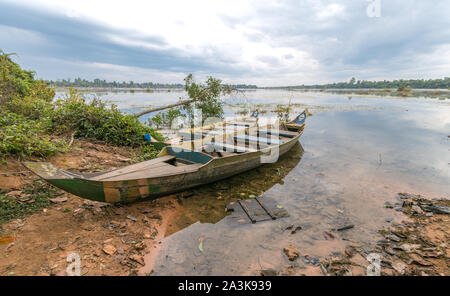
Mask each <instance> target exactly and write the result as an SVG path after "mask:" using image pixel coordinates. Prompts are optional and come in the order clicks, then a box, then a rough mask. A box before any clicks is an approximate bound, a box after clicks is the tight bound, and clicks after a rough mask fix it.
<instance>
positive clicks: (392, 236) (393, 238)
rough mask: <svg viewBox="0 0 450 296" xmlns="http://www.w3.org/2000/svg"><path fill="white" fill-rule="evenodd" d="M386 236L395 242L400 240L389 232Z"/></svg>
mask: <svg viewBox="0 0 450 296" xmlns="http://www.w3.org/2000/svg"><path fill="white" fill-rule="evenodd" d="M386 238H388V239H389V240H391V241H393V242H397V243H398V242H399V241H400V238H399V237H398V236H396V235H395V234H390V235H388V236H387V237H386Z"/></svg>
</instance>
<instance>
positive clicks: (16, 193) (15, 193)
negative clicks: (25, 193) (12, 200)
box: [6, 190, 22, 197]
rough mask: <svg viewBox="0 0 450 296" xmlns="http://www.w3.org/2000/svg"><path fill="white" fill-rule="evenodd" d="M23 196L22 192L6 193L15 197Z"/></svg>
mask: <svg viewBox="0 0 450 296" xmlns="http://www.w3.org/2000/svg"><path fill="white" fill-rule="evenodd" d="M21 194H22V191H21V190H15V191H10V192H8V193H6V195H9V196H14V197H17V196H20V195H21Z"/></svg>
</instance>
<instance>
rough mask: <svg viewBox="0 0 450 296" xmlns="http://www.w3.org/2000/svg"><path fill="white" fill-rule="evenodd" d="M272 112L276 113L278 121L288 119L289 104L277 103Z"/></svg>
mask: <svg viewBox="0 0 450 296" xmlns="http://www.w3.org/2000/svg"><path fill="white" fill-rule="evenodd" d="M273 112H274V113H277V116H278V119H279V120H280V121H288V120H289V113H290V112H291V105H290V104H289V105H287V106H285V105H281V104H278V105H277V108H276V109H275V110H274V111H273Z"/></svg>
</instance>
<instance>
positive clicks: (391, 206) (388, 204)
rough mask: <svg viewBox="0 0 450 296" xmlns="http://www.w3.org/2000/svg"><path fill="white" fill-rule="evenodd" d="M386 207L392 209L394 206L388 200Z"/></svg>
mask: <svg viewBox="0 0 450 296" xmlns="http://www.w3.org/2000/svg"><path fill="white" fill-rule="evenodd" d="M384 207H385V208H386V209H392V208H393V207H394V206H393V205H392V204H391V203H390V202H388V201H387V202H385V203H384Z"/></svg>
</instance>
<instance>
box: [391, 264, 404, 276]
mask: <svg viewBox="0 0 450 296" xmlns="http://www.w3.org/2000/svg"><path fill="white" fill-rule="evenodd" d="M406 267H407V266H406V264H405V263H403V262H396V263H394V264H392V268H394V270H395V271H397V272H398V273H399V274H401V275H403V274H405V271H406Z"/></svg>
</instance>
